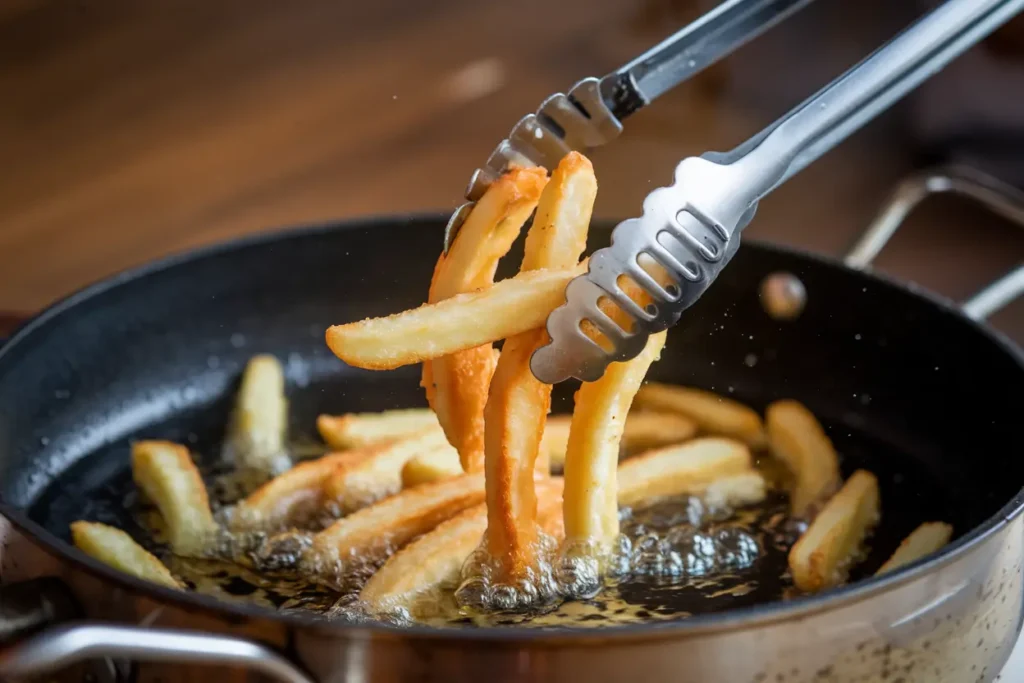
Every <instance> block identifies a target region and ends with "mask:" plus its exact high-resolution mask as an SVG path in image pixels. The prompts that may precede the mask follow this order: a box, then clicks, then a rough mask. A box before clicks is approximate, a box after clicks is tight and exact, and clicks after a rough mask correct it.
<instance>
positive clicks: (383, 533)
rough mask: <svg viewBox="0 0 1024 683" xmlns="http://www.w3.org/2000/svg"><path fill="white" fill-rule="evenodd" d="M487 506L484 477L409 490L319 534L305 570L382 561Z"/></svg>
mask: <svg viewBox="0 0 1024 683" xmlns="http://www.w3.org/2000/svg"><path fill="white" fill-rule="evenodd" d="M483 500H484V477H483V474H482V473H473V474H463V475H461V476H458V477H455V478H453V479H447V480H445V481H439V482H435V483H433V484H424V485H423V486H417V487H416V488H413V489H407V490H405V491H402V492H401V493H398V494H396V495H394V496H391V497H389V498H385V499H384V500H381V501H379V502H377V503H375V504H373V505H371V506H369V507H366V508H363V509H362V510H359V511H358V512H355V513H353V514H351V515H349V516H348V517H345V518H343V519H340V520H338V521H337V522H335V523H334V524H332V525H331V526H329V527H327V528H326V529H324V530H323V531H321V532H320V533H318V534H316V535H315V536H314V537H313V543H312V545H311V546H310V548H309V550H308V551H307V557H308V561H307V564H311V565H313V566H315V567H323V566H328V567H335V568H338V567H340V568H342V569H344V567H345V566H346V563H350V562H352V561H356V562H365V561H367V560H370V561H374V560H379V559H380V558H381V557H382V556H386V555H387V554H388V553H390V552H391V551H393V550H394V549H395V548H400V547H402V546H403V545H405V544H406V543H407V542H408V541H410V540H411V539H413V538H415V537H416V536H419V535H420V534H423V533H426V532H428V531H430V530H431V529H433V528H434V527H436V526H437V525H438V524H440V523H441V522H443V521H444V520H446V519H449V518H450V517H453V516H454V515H456V514H458V513H459V512H462V511H463V510H465V509H466V508H469V507H473V506H474V505H479V504H480V503H481V502H483ZM341 574H342V575H343V574H344V571H342V572H341Z"/></svg>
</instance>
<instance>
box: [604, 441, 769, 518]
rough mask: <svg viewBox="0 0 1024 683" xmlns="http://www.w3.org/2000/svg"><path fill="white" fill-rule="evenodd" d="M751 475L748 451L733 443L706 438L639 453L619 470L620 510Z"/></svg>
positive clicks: (703, 489) (752, 468)
mask: <svg viewBox="0 0 1024 683" xmlns="http://www.w3.org/2000/svg"><path fill="white" fill-rule="evenodd" d="M751 473H754V460H753V458H752V457H751V455H750V448H749V447H747V445H746V444H744V443H741V442H739V441H736V440H734V439H726V438H723V437H716V436H705V437H700V438H697V439H694V440H693V441H688V442H686V443H683V444H679V445H676V446H666V447H664V448H659V449H657V450H653V451H649V452H647V453H641V454H640V455H638V456H636V457H635V458H630V459H629V460H626V461H624V462H623V463H622V464H621V465H619V468H618V484H619V493H618V502H619V504H620V505H622V506H626V507H628V506H632V505H636V504H637V503H641V502H647V501H652V500H656V499H658V498H667V497H671V496H677V495H681V494H684V493H688V494H691V495H699V494H702V493H704V492H705V491H706V490H707V489H708V487H710V486H711V485H713V484H714V483H715V482H716V481H720V480H722V479H725V478H727V477H733V476H737V475H744V474H751Z"/></svg>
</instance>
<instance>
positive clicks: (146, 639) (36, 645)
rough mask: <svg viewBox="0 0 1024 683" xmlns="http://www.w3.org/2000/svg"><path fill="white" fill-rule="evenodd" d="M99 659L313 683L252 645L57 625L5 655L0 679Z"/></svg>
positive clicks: (196, 635)
mask: <svg viewBox="0 0 1024 683" xmlns="http://www.w3.org/2000/svg"><path fill="white" fill-rule="evenodd" d="M100 657H109V658H126V659H133V660H136V661H147V662H167V663H172V664H174V663H177V664H182V663H191V664H219V665H225V666H240V667H244V668H246V669H248V670H251V671H258V672H259V673H262V674H264V675H266V676H269V677H271V678H273V679H275V680H278V681H283V682H284V683H313V679H312V678H310V677H309V676H308V675H307V674H305V673H304V672H303V671H302V670H300V669H299V668H298V667H297V666H296V665H295V664H293V663H291V662H290V661H288V660H287V659H286V658H284V657H283V656H281V655H280V654H278V653H277V652H274V651H273V650H271V649H270V648H268V647H267V646H265V645H261V644H259V643H257V642H253V641H251V640H245V639H242V638H234V637H231V636H220V635H213V634H209V633H200V632H196V631H183V630H177V629H156V628H145V627H141V626H112V625H106V624H98V623H88V622H86V623H78V624H65V625H62V626H56V627H54V628H51V629H48V630H46V631H44V632H42V633H40V634H39V635H36V636H32V637H31V638H28V639H27V640H24V641H22V642H21V643H19V644H17V645H14V646H13V647H10V648H8V649H6V650H3V651H0V680H4V681H7V680H17V679H18V678H32V677H36V676H40V675H44V674H49V673H53V672H55V671H58V670H60V669H62V668H64V667H66V666H68V665H71V664H76V663H78V662H81V661H83V660H88V659H96V658H100Z"/></svg>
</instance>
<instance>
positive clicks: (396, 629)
mask: <svg viewBox="0 0 1024 683" xmlns="http://www.w3.org/2000/svg"><path fill="white" fill-rule="evenodd" d="M446 220H447V215H446V214H441V213H437V212H418V213H404V214H374V215H368V216H357V217H352V218H347V219H343V220H334V221H324V222H318V223H312V224H305V225H299V226H293V227H284V228H278V229H272V230H267V231H262V232H259V233H256V234H252V235H247V236H243V237H240V238H236V239H232V240H226V241H221V242H216V243H213V244H209V245H206V246H202V247H198V248H193V249H186V250H182V251H179V252H176V253H173V254H171V255H168V256H165V257H163V258H161V259H157V260H154V261H149V262H146V263H143V264H141V265H138V266H134V267H131V268H128V269H125V270H123V271H120V272H118V273H115V274H113V275H111V276H108V277H106V278H103V279H101V280H99V281H96V282H94V283H92V284H90V285H86V286H84V287H82V288H80V289H78V290H76V291H74V292H72V293H71V294H69V295H67V296H65V297H63V298H61V299H58V300H57V301H55V302H54V303H52V304H50V305H49V306H47V307H46V308H44V309H43V310H42V311H40V312H39V313H38V314H37V315H35V316H33V317H32V318H30V319H29V320H27V321H26V322H25V323H23V324H22V325H21V326H19V327H18V328H17V329H16V330H15V331H14V333H13V334H12V335H11V336H10V338H9V339H8V341H7V342H6V343H5V344H4V345H3V346H0V360H2V359H3V357H4V356H5V355H7V354H8V353H10V351H11V349H13V348H16V347H17V345H18V344H19V343H23V342H22V340H23V339H25V338H28V337H29V336H30V335H31V334H32V331H33V330H34V329H35V328H36V327H39V326H42V325H44V324H46V323H47V322H49V321H51V320H52V319H54V318H56V317H58V316H59V315H61V314H62V313H63V312H64V311H65V310H68V309H70V308H71V307H73V306H75V305H77V304H78V303H79V302H81V301H85V300H87V299H90V298H92V297H95V296H98V295H100V294H102V293H104V292H106V291H109V290H111V289H114V288H117V287H123V286H128V285H129V284H130V283H131V282H133V281H135V280H138V279H141V278H144V277H147V276H150V275H154V274H157V273H161V272H164V271H166V270H169V269H171V268H174V267H176V266H179V265H183V264H187V263H191V262H195V261H199V260H203V259H207V258H212V257H216V256H220V255H223V254H227V253H231V252H234V251H238V250H242V249H247V248H252V247H258V246H261V245H267V244H274V243H279V242H282V241H285V240H288V239H298V238H303V237H314V236H317V235H321V234H328V233H332V232H341V231H345V230H352V229H365V228H372V227H373V226H375V225H384V226H394V225H395V224H399V223H422V224H437V225H443V223H444V221H446ZM598 224H599V225H601V226H602V227H605V226H607V227H611V226H612V225H614V224H613V223H611V222H605V221H599V222H598ZM385 229H386V228H385ZM744 246H746V247H748V248H749V247H753V248H754V249H755V250H759V251H765V252H775V253H781V254H787V255H791V256H796V257H798V258H801V259H803V260H806V261H809V262H810V263H812V264H814V265H818V266H824V267H827V268H830V269H838V270H840V271H843V272H844V273H845V274H847V275H855V276H860V277H863V278H864V279H865V280H866V281H868V282H870V283H872V284H877V285H882V286H884V287H888V288H890V289H894V290H898V291H899V292H900V293H901V294H904V295H909V296H911V297H914V298H917V299H920V300H922V302H923V303H925V304H931V305H932V306H935V307H937V308H939V309H940V311H942V312H943V313H945V314H947V315H953V316H956V317H957V318H958V319H959V322H960V323H961V324H967V325H968V326H970V327H971V329H973V330H974V331H975V332H976V333H979V334H981V335H982V336H983V337H984V338H986V339H987V340H988V341H989V342H992V343H994V345H995V346H996V348H998V349H1000V350H1002V351H1003V352H1004V353H1006V354H1008V355H1009V357H1010V358H1011V359H1012V360H1014V361H1015V362H1016V363H1017V365H1018V366H1020V367H1021V368H1022V369H1024V350H1022V349H1021V348H1020V347H1018V346H1017V345H1016V344H1014V343H1013V342H1012V341H1010V340H1009V339H1008V338H1007V337H1006V336H1005V335H1003V334H1002V333H1000V332H998V331H997V330H994V329H992V328H990V327H988V326H987V325H985V324H983V323H981V322H979V321H976V320H972V319H971V318H969V317H967V316H966V315H964V314H963V312H962V311H961V310H960V308H959V306H958V305H957V304H956V303H955V302H953V301H951V300H950V299H948V298H946V297H943V296H942V295H939V294H936V293H934V292H931V291H927V290H921V289H918V288H914V289H911V288H909V287H907V286H906V285H905V284H902V283H900V282H899V281H898V280H896V279H895V278H893V277H891V276H888V275H885V274H882V273H877V272H874V271H870V270H865V271H857V270H853V269H851V268H849V267H848V266H846V265H845V264H843V263H842V262H841V261H839V260H838V259H836V258H834V257H829V256H823V255H820V254H814V253H811V252H808V251H805V250H802V249H797V248H793V247H788V246H781V245H774V244H768V243H765V242H762V241H759V240H751V239H748V240H745V241H744ZM1022 512H1024V487H1022V488H1021V489H1020V490H1019V491H1018V492H1017V494H1016V495H1014V496H1013V497H1012V498H1011V499H1010V500H1009V501H1008V502H1006V503H1005V504H1004V505H1003V506H1002V507H1001V508H1000V509H999V510H998V511H997V512H996V513H995V514H994V515H992V516H991V517H989V518H988V519H986V520H985V521H984V522H983V523H982V524H980V525H978V526H976V527H974V528H973V529H971V530H970V531H969V532H967V533H966V534H964V535H963V536H961V537H960V538H958V539H957V540H956V541H954V542H953V543H951V544H950V545H949V546H947V547H946V548H944V549H943V550H942V551H941V552H939V553H938V554H936V555H934V556H932V557H930V558H927V559H925V560H921V561H918V562H915V563H912V564H910V565H908V566H906V567H903V568H901V569H899V570H897V571H895V572H892V573H891V574H887V575H885V576H883V577H879V578H874V577H872V578H868V579H864V580H862V581H858V582H856V583H852V584H848V585H845V586H841V587H839V588H836V589H833V590H829V591H824V592H823V593H820V594H817V595H810V596H801V597H798V598H794V599H792V600H788V601H785V602H781V601H775V602H770V603H766V604H760V605H752V606H749V607H742V608H737V609H735V610H728V611H725V612H719V613H713V614H702V615H697V616H694V617H690V618H688V619H683V620H679V621H670V622H654V623H645V624H629V625H615V626H609V627H605V628H602V629H578V628H551V629H533V628H515V627H492V628H480V629H471V628H465V627H461V628H459V627H432V626H421V625H413V626H394V625H389V624H384V623H381V622H359V623H347V622H342V621H330V620H327V619H325V618H323V617H321V616H318V615H299V614H292V613H280V612H276V611H274V610H272V609H269V608H266V607H261V606H259V605H249V604H245V603H234V602H227V601H222V600H218V599H216V598H213V597H210V596H206V595H202V594H198V593H189V592H184V591H178V590H174V589H170V588H164V587H162V586H158V585H156V584H152V583H149V582H146V581H143V580H141V579H137V578H135V577H132V576H129V575H127V574H123V573H121V572H119V571H116V570H114V569H112V568H110V567H108V566H107V565H104V564H103V563H101V562H99V561H97V560H94V559H93V558H91V557H89V556H87V555H85V554H84V553H82V552H81V551H79V550H78V549H77V548H75V547H74V546H72V545H70V544H68V543H66V542H64V541H62V540H60V539H59V538H57V536H56V535H54V534H53V533H51V532H50V531H48V530H46V529H45V528H43V527H42V526H41V525H39V524H37V523H36V522H34V521H33V520H31V519H29V518H28V516H27V514H26V513H25V512H24V511H23V510H22V509H21V508H17V507H14V506H12V505H10V504H8V503H7V502H5V501H4V500H2V499H0V516H2V517H5V518H6V519H7V520H9V521H10V522H11V523H12V524H13V526H14V527H15V528H16V529H17V530H19V531H21V532H22V533H24V534H25V535H26V536H27V537H28V539H27V540H28V541H29V542H31V543H34V544H36V545H38V546H41V547H42V548H43V549H44V550H46V551H47V552H48V553H50V554H51V555H54V556H55V557H58V558H60V559H62V560H66V561H68V562H70V563H71V565H72V566H73V567H75V568H76V569H82V570H85V571H87V572H88V573H89V574H91V575H92V576H94V577H96V578H99V579H102V580H105V581H112V582H114V583H115V585H118V586H119V587H121V588H126V589H129V590H131V591H133V592H135V593H139V594H142V595H145V596H147V597H149V598H151V599H154V600H158V601H161V602H166V603H169V604H171V605H173V606H174V607H176V608H179V609H182V610H186V611H197V610H198V611H202V612H205V613H208V614H211V615H213V616H215V617H218V618H220V619H222V620H237V619H239V618H242V619H265V620H271V621H275V622H278V623H282V624H284V625H286V626H290V627H296V628H299V627H305V628H316V629H320V630H327V631H330V632H332V633H333V634H334V635H336V636H350V637H358V636H360V635H364V636H365V635H373V636H379V637H413V638H417V639H421V640H426V641H431V640H433V641H438V640H453V641H461V642H472V641H481V642H496V641H497V642H531V643H534V644H541V645H558V644H561V643H567V642H574V643H579V644H592V645H593V644H599V643H603V642H606V641H608V640H609V639H615V640H623V639H630V640H633V639H642V638H658V639H661V638H684V637H698V636H707V635H711V634H715V633H720V632H725V631H740V630H744V629H748V628H758V627H761V626H764V625H769V624H773V623H780V622H786V621H791V620H796V619H803V618H806V617H809V616H812V615H815V614H819V613H821V612H825V611H829V610H833V609H838V608H841V607H845V606H849V605H852V604H855V603H857V602H861V601H863V600H866V599H869V598H871V597H873V596H876V595H879V594H883V593H886V592H889V591H892V590H895V589H897V588H899V587H900V586H903V585H905V584H908V583H911V582H913V581H915V580H917V579H919V578H921V577H923V576H924V575H926V574H928V573H930V572H932V571H937V570H939V569H941V568H942V567H944V566H947V565H948V564H951V563H953V562H955V561H957V560H958V559H960V558H962V557H964V556H965V555H966V554H967V553H968V552H970V551H971V550H972V549H973V548H975V547H976V546H978V545H981V544H983V543H984V542H986V541H987V540H988V539H989V538H991V537H992V536H994V535H995V534H998V533H999V532H1000V531H1002V530H1003V529H1004V528H1005V527H1006V526H1007V525H1008V524H1009V523H1011V522H1012V521H1014V520H1015V519H1016V518H1017V517H1018V516H1020V515H1021V513H1022Z"/></svg>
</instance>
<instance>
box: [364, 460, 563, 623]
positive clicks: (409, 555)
mask: <svg viewBox="0 0 1024 683" xmlns="http://www.w3.org/2000/svg"><path fill="white" fill-rule="evenodd" d="M561 485H562V480H561V479H560V478H557V477H552V478H549V479H545V480H539V481H538V482H537V494H538V500H537V522H538V524H539V525H540V527H541V529H542V530H543V531H544V533H546V534H548V535H549V536H552V537H553V538H555V540H561V539H562V537H563V536H564V527H563V526H562V524H561V521H562V496H561V490H562V486H561ZM486 531H487V505H486V504H482V505H477V506H475V507H472V508H469V509H467V510H465V511H464V512H462V513H460V514H459V515H457V516H455V517H453V518H451V519H449V520H448V521H446V522H442V523H441V524H440V525H438V526H437V527H436V528H435V529H434V530H432V531H430V532H428V533H426V534H424V535H423V536H421V537H420V538H418V539H416V540H415V541H413V542H412V543H410V544H409V545H407V546H405V547H404V548H402V549H401V550H399V551H398V552H397V553H395V554H394V555H392V556H391V557H390V558H389V559H388V561H387V562H385V563H384V566H383V567H381V568H380V569H378V570H377V571H376V572H375V573H374V574H373V576H371V577H370V580H369V581H367V582H366V585H365V586H363V590H362V592H361V593H360V594H359V598H360V600H361V601H362V602H363V603H364V604H365V605H366V607H367V608H368V609H369V610H370V611H371V612H374V613H381V612H387V611H388V610H390V609H393V608H396V607H404V606H407V605H409V603H410V602H412V600H413V599H414V598H415V597H416V596H418V595H421V594H423V593H425V592H427V591H429V590H431V589H434V588H436V587H438V586H440V585H442V584H450V583H456V582H457V581H458V579H459V572H460V570H461V569H462V565H463V564H464V563H465V562H466V558H468V557H469V555H470V554H471V553H472V552H473V551H474V550H476V548H477V547H478V546H479V545H480V540H481V538H483V536H484V534H485V533H486Z"/></svg>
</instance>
